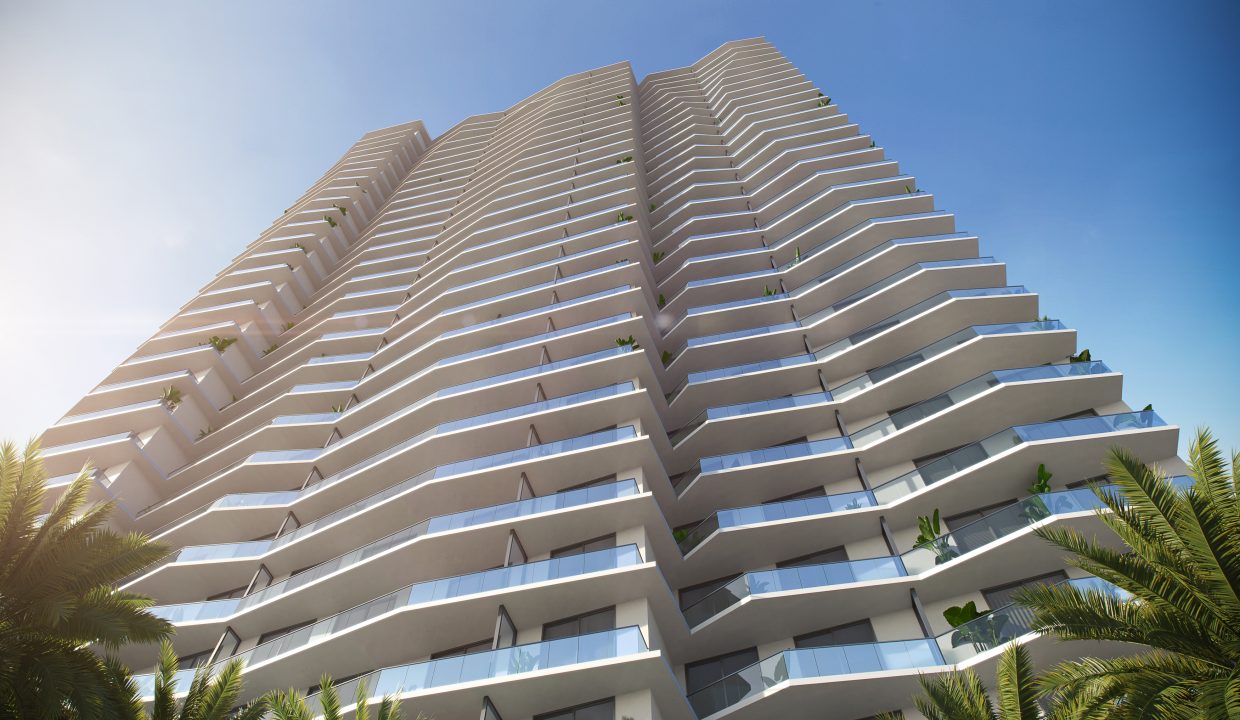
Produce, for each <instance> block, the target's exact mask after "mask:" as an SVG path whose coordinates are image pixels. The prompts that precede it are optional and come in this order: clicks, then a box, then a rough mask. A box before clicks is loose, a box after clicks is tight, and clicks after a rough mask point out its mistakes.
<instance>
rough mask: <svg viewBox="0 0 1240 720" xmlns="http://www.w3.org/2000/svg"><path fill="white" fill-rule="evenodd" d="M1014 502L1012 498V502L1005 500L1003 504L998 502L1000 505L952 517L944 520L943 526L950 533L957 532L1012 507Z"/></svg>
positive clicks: (1014, 499)
mask: <svg viewBox="0 0 1240 720" xmlns="http://www.w3.org/2000/svg"><path fill="white" fill-rule="evenodd" d="M1014 502H1016V498H1012V499H1011V500H1004V501H1003V502H998V503H995V504H994V505H987V506H986V507H982V508H978V509H976V510H970V511H968V512H962V513H960V514H958V515H952V516H951V517H946V518H943V525H945V526H946V527H947V529H948V530H950V531H956V530H959V529H960V528H962V527H964V526H965V525H968V524H969V523H971V522H974V521H975V520H981V519H982V517H984V516H986V515H989V514H990V513H992V512H994V511H996V510H998V509H999V508H1002V507H1007V506H1008V505H1011V504H1012V503H1014Z"/></svg>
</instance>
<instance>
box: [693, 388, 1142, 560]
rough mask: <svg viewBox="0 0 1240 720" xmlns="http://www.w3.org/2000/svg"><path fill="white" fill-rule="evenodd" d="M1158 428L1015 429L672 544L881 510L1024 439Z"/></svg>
mask: <svg viewBox="0 0 1240 720" xmlns="http://www.w3.org/2000/svg"><path fill="white" fill-rule="evenodd" d="M1164 425H1166V423H1165V422H1164V421H1163V419H1162V418H1160V417H1158V415H1157V414H1155V413H1154V412H1153V411H1142V412H1130V413H1120V414H1118V415H1104V416H1100V417H1087V418H1075V419H1071V420H1057V421H1052V422H1046V423H1037V424H1033V425H1019V426H1017V427H1014V428H1010V429H1008V430H1003V431H1001V432H998V433H995V434H994V435H991V436H989V437H987V438H985V439H983V440H980V441H978V442H975V443H972V444H970V445H965V446H964V447H961V448H958V449H956V450H953V451H952V452H950V453H948V454H947V455H944V456H943V457H941V458H938V459H936V460H934V461H932V462H930V463H927V464H926V465H923V466H921V467H920V468H916V469H914V470H911V471H909V472H907V473H905V474H904V475H901V476H899V477H897V478H894V479H892V480H889V481H887V482H885V483H883V484H882V485H879V486H877V487H875V488H874V490H873V491H870V490H857V491H854V492H847V493H837V494H834V495H826V496H823V497H815V498H803V499H797V500H786V501H783V502H776V503H768V504H764V505H753V506H750V507H741V508H733V509H730V510H721V511H719V512H718V513H716V514H714V515H712V516H710V517H708V518H707V519H706V520H703V521H702V522H701V523H700V524H699V525H698V526H696V527H694V528H693V529H691V530H689V531H686V532H684V533H683V535H681V536H680V537H679V538H678V543H679V545H680V549H681V551H682V552H684V553H686V554H687V553H689V552H690V551H691V550H693V549H694V548H696V547H697V546H698V545H700V544H702V542H704V541H705V540H706V539H707V538H708V537H710V536H711V535H713V534H714V533H715V532H716V531H718V530H721V529H726V528H730V527H740V526H745V525H758V524H762V523H766V522H775V521H779V520H788V519H793V518H803V517H812V516H815V515H825V514H828V513H836V512H842V511H845V510H856V509H859V508H867V507H876V506H878V505H886V504H888V503H891V502H894V501H895V500H898V499H899V498H902V497H905V496H907V495H909V494H911V493H913V492H916V491H918V490H920V489H922V488H925V487H927V486H929V485H933V484H935V483H938V482H942V481H943V480H946V479H947V478H949V477H952V476H954V475H956V474H958V473H961V472H965V471H966V470H968V469H969V468H971V467H973V466H975V465H977V464H978V463H981V462H983V461H985V460H988V459H990V458H992V457H996V456H998V455H1000V454H1002V453H1005V452H1007V451H1009V450H1012V449H1014V448H1016V447H1017V446H1019V445H1021V444H1023V443H1025V442H1028V441H1030V440H1056V439H1064V438H1071V437H1080V436H1084V435H1097V434H1110V433H1116V432H1126V431H1130V430H1139V429H1144V428H1152V427H1162V426H1164Z"/></svg>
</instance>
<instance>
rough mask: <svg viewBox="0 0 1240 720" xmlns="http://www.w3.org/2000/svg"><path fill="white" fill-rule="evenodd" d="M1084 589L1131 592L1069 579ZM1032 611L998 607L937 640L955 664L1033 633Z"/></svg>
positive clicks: (1104, 583) (1096, 580)
mask: <svg viewBox="0 0 1240 720" xmlns="http://www.w3.org/2000/svg"><path fill="white" fill-rule="evenodd" d="M1062 584H1064V585H1071V586H1073V587H1075V588H1076V589H1077V590H1080V591H1081V592H1091V591H1093V592H1100V593H1104V594H1106V595H1111V596H1113V597H1115V598H1117V599H1120V600H1125V599H1127V598H1128V597H1130V596H1129V595H1128V593H1126V592H1124V591H1123V590H1121V589H1119V588H1118V587H1116V586H1114V585H1112V584H1111V583H1109V582H1107V581H1105V580H1103V579H1101V578H1096V577H1084V578H1077V579H1075V580H1066V581H1064V582H1063V583H1062ZM1033 628H1034V622H1033V612H1032V611H1030V610H1029V609H1028V608H1025V607H1023V606H1021V605H1017V604H1015V603H1013V604H1011V605H1004V606H1002V607H998V608H995V609H994V610H991V611H990V612H988V613H986V614H985V615H983V616H981V617H979V618H977V619H975V620H971V621H969V622H967V623H964V624H963V625H958V626H956V627H955V628H952V629H951V630H949V631H947V632H945V633H943V634H941V635H939V636H938V637H936V638H935V642H936V643H937V644H938V646H939V652H940V653H941V654H942V656H943V659H944V660H945V661H946V663H947V664H950V665H955V664H958V663H961V662H963V661H965V660H968V659H969V658H971V657H974V656H976V655H979V654H981V653H984V652H986V651H987V650H992V649H994V648H997V647H999V646H1000V645H1005V644H1007V643H1009V642H1011V641H1013V640H1015V639H1016V638H1018V637H1021V636H1023V635H1028V634H1029V633H1031V632H1034V629H1033Z"/></svg>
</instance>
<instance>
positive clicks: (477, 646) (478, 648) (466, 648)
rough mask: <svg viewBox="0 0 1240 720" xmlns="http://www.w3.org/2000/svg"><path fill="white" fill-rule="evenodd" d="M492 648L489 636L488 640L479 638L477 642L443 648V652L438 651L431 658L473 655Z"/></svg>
mask: <svg viewBox="0 0 1240 720" xmlns="http://www.w3.org/2000/svg"><path fill="white" fill-rule="evenodd" d="M490 649H491V639H490V638H487V639H486V640H478V641H476V642H471V643H469V644H468V645H461V646H460V647H454V648H452V649H451V650H443V651H441V652H437V653H435V654H433V655H431V660H438V659H440V658H450V657H460V656H462V655H473V654H474V653H480V652H487V651H489V650H490Z"/></svg>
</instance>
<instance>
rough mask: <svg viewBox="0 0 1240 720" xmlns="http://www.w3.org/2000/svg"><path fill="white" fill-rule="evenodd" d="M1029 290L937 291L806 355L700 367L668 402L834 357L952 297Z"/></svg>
mask: <svg viewBox="0 0 1240 720" xmlns="http://www.w3.org/2000/svg"><path fill="white" fill-rule="evenodd" d="M1028 292H1029V291H1028V290H1026V289H1025V287H1024V286H1023V285H1013V286H1009V287H1001V288H978V289H971V290H948V291H947V292H942V293H939V294H938V295H935V296H934V297H932V298H929V299H927V300H923V301H922V302H919V303H917V304H916V305H913V306H912V307H909V308H907V309H905V310H902V311H900V312H898V313H896V314H895V315H892V316H891V317H888V318H886V319H885V320H880V321H879V322H877V323H875V324H873V325H870V326H869V327H867V328H865V329H862V330H859V331H857V332H855V333H853V334H852V335H849V336H848V337H846V338H841V339H840V340H837V341H835V342H833V343H830V344H828V345H824V346H823V347H820V348H818V349H817V350H815V351H814V352H813V353H810V354H805V355H791V356H788V357H782V358H774V359H772V360H760V361H757V362H752V363H745V364H743V365H733V366H730V367H723V368H715V369H713V370H703V371H700V372H692V373H689V374H688V376H686V378H685V379H684V380H683V381H682V382H681V383H680V384H679V385H677V386H676V388H675V389H674V390H672V392H670V393H668V401H669V402H674V401H675V400H676V398H677V397H679V396H680V394H681V393H682V392H683V391H684V389H685V388H686V387H688V386H689V385H691V384H694V383H701V382H708V381H710V380H718V379H720V378H726V377H737V376H740V375H747V374H750V373H755V372H761V371H763V370H772V369H775V368H781V367H791V366H794V365H804V364H806V363H811V362H815V361H818V360H826V359H828V358H832V357H835V356H836V355H839V354H840V353H842V352H844V351H845V350H848V349H849V348H851V347H853V346H854V345H859V344H860V343H862V342H864V341H866V340H869V339H870V338H872V337H874V336H876V335H878V334H879V333H882V332H884V331H886V330H889V329H891V328H893V327H895V326H897V325H899V324H901V323H903V322H904V321H906V320H908V319H909V318H912V317H914V316H917V315H920V314H921V313H923V312H926V311H927V310H929V309H931V308H933V307H936V306H938V305H943V304H946V303H947V302H949V301H951V300H953V299H955V298H969V297H986V296H998V295H1023V294H1028Z"/></svg>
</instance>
